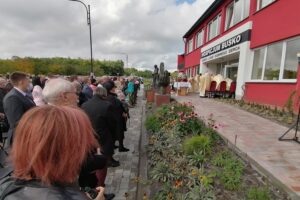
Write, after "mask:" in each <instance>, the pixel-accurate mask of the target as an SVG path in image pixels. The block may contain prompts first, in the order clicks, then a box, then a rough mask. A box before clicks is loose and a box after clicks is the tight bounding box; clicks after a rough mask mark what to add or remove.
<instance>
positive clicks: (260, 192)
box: [246, 187, 271, 200]
mask: <svg viewBox="0 0 300 200" xmlns="http://www.w3.org/2000/svg"><path fill="white" fill-rule="evenodd" d="M246 197H247V200H270V199H271V197H270V194H269V191H268V189H267V188H257V187H252V188H250V189H249V190H248V191H247V195H246Z"/></svg>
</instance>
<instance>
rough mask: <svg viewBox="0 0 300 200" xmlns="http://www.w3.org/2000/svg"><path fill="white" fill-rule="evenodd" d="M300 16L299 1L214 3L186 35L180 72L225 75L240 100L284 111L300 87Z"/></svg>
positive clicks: (226, 0)
mask: <svg viewBox="0 0 300 200" xmlns="http://www.w3.org/2000/svg"><path fill="white" fill-rule="evenodd" d="M299 11H300V0H215V1H214V2H213V3H212V5H211V6H210V7H209V8H208V9H207V10H206V11H205V13H204V14H203V15H202V16H201V17H200V18H199V19H198V20H197V21H196V23H195V24H194V25H193V26H192V27H191V28H190V29H189V30H188V31H187V32H186V34H185V35H184V36H183V38H184V41H185V49H184V52H185V53H184V54H182V55H178V70H179V71H182V72H185V73H186V74H187V75H188V76H194V75H196V74H199V73H205V72H210V73H213V74H221V75H223V76H225V77H226V78H227V77H228V78H231V79H233V80H235V81H236V82H237V90H236V97H237V98H241V97H242V95H244V98H245V99H246V100H248V101H252V102H257V103H262V104H269V105H276V106H281V107H282V106H284V104H285V103H286V101H287V99H288V98H289V96H290V95H291V93H292V92H293V91H294V90H295V89H296V84H297V71H298V62H297V52H300V14H299ZM195 12H197V11H195ZM299 81H300V80H299ZM243 88H244V89H245V91H244V90H243Z"/></svg>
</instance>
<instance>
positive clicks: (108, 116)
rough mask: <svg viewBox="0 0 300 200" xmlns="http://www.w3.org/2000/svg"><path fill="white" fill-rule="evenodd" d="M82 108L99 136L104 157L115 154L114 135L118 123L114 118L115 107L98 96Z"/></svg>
mask: <svg viewBox="0 0 300 200" xmlns="http://www.w3.org/2000/svg"><path fill="white" fill-rule="evenodd" d="M81 108H82V109H83V110H84V111H85V112H86V114H87V115H88V116H89V118H90V120H91V122H92V126H93V128H94V130H95V132H96V133H97V135H98V142H99V143H100V144H101V147H102V150H103V154H104V155H112V154H113V153H114V145H113V133H114V132H115V130H114V129H115V128H114V127H115V125H116V121H115V118H114V116H113V107H112V105H111V103H110V102H108V101H107V100H105V99H101V98H100V97H98V96H97V95H95V96H93V97H92V98H91V99H90V100H88V101H87V102H85V103H84V104H83V105H82V106H81Z"/></svg>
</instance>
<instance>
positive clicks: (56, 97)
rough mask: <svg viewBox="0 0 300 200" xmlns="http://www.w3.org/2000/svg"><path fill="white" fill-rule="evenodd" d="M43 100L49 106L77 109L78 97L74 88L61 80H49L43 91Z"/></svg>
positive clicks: (69, 83) (68, 82)
mask: <svg viewBox="0 0 300 200" xmlns="http://www.w3.org/2000/svg"><path fill="white" fill-rule="evenodd" d="M42 94H43V97H44V100H45V101H46V102H47V103H48V104H50V105H57V106H65V105H67V106H73V107H77V103H78V95H77V91H76V88H75V86H74V85H73V84H72V83H71V82H70V81H67V80H65V79H62V78H55V79H50V80H49V81H48V82H47V83H46V85H45V87H44V89H43V93H42Z"/></svg>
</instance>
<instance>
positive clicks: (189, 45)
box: [188, 39, 193, 53]
mask: <svg viewBox="0 0 300 200" xmlns="http://www.w3.org/2000/svg"><path fill="white" fill-rule="evenodd" d="M192 51H193V39H190V40H189V42H188V53H191V52H192Z"/></svg>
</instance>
